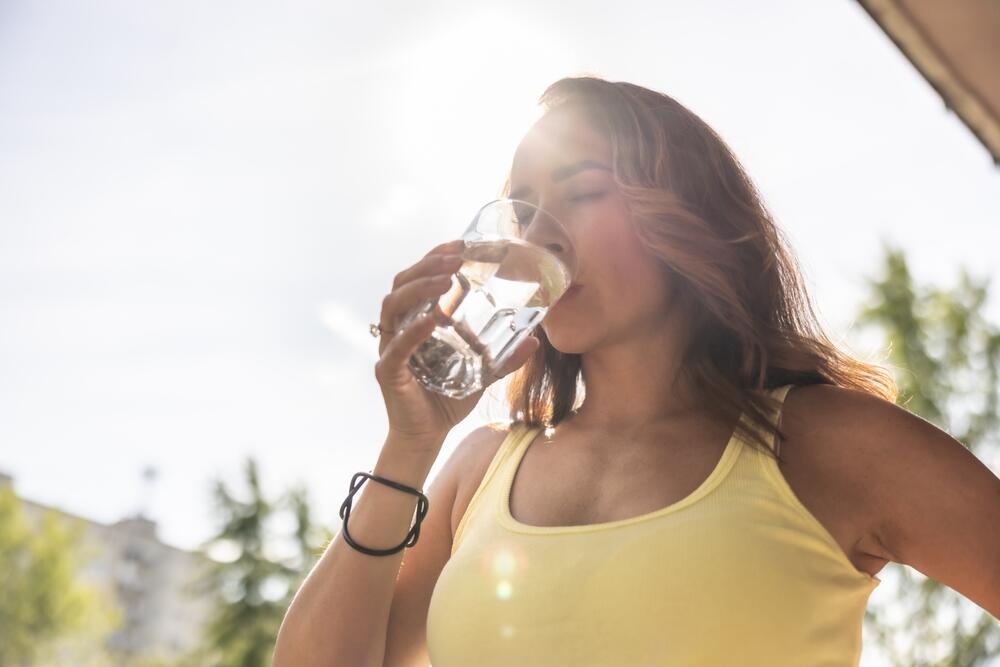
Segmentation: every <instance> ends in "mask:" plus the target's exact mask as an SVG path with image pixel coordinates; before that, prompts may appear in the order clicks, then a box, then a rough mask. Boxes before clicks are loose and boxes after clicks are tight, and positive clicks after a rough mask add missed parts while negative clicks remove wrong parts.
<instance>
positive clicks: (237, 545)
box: [199, 458, 333, 667]
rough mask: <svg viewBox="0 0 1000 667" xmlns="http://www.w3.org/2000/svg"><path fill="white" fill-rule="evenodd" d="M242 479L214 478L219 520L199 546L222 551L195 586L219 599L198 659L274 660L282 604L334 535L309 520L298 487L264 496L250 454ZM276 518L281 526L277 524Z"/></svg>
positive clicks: (243, 663) (231, 662)
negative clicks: (231, 483) (238, 485)
mask: <svg viewBox="0 0 1000 667" xmlns="http://www.w3.org/2000/svg"><path fill="white" fill-rule="evenodd" d="M242 481H243V486H244V487H245V488H244V489H243V490H242V492H240V493H234V492H233V491H232V490H230V489H229V488H228V487H227V486H226V484H225V483H224V482H223V481H221V480H217V481H216V482H215V484H214V488H213V497H214V500H215V511H216V515H217V517H218V521H219V525H220V528H219V531H218V533H217V534H216V535H215V536H214V537H213V538H212V539H211V540H209V541H208V542H207V543H206V544H205V545H204V547H203V550H204V551H205V553H206V554H207V555H208V556H209V557H210V558H212V557H213V556H214V557H215V558H219V557H220V554H222V560H221V561H218V560H217V561H216V562H215V563H214V564H213V565H212V571H211V574H210V575H209V577H208V578H207V579H206V580H205V581H203V582H201V584H200V586H199V589H200V590H201V591H202V592H205V593H208V594H210V595H212V597H213V598H214V600H215V603H216V605H215V611H214V614H213V616H212V619H211V621H210V624H209V627H208V628H207V632H206V636H205V639H206V646H205V648H204V649H203V650H202V652H201V655H202V657H201V658H200V660H201V661H203V662H202V663H201V664H212V665H217V666H218V667H266V666H268V665H270V664H271V654H272V652H273V650H274V641H275V638H276V637H277V634H278V628H279V627H280V625H281V619H282V618H283V616H284V613H285V609H286V608H287V607H288V605H289V603H290V602H291V597H292V596H293V595H294V594H295V591H296V590H297V589H298V586H299V584H300V583H301V581H302V579H303V578H304V577H305V575H306V574H308V572H309V570H310V569H311V568H312V566H313V564H314V563H315V562H316V559H317V558H318V557H319V556H320V555H321V554H322V551H323V548H324V546H325V545H326V544H328V543H329V541H330V540H331V539H332V538H333V535H332V533H331V532H330V531H329V530H328V529H325V528H323V527H320V526H318V525H316V523H315V522H314V520H313V517H312V511H311V508H310V505H309V500H308V496H307V494H306V491H305V489H304V488H303V487H301V486H298V487H295V488H293V489H291V490H289V491H287V492H286V493H284V494H282V495H281V496H280V497H279V498H277V499H271V498H268V497H267V496H266V494H265V493H264V491H263V489H262V488H261V484H260V475H259V471H258V466H257V463H256V461H255V460H254V459H252V458H250V459H247V461H246V463H245V466H244V476H243V480H242ZM281 525H285V526H286V529H285V530H279V528H280V526H281ZM206 656H207V657H206Z"/></svg>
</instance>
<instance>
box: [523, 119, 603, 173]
mask: <svg viewBox="0 0 1000 667" xmlns="http://www.w3.org/2000/svg"><path fill="white" fill-rule="evenodd" d="M583 158H593V159H596V160H599V161H601V162H603V163H605V164H610V163H611V144H610V143H609V142H608V140H607V139H606V138H605V137H604V136H603V135H601V134H600V133H598V132H597V131H595V130H594V129H593V128H592V127H591V126H590V124H589V123H588V122H587V121H586V120H585V119H584V117H583V116H582V115H580V114H579V113H578V112H576V111H572V110H569V109H563V108H558V109H554V110H552V111H549V112H548V113H546V114H545V115H544V116H542V117H541V118H540V119H538V121H537V122H535V124H534V125H532V126H531V129H529V130H528V132H527V134H525V135H524V138H523V139H522V140H521V143H520V144H518V147H517V150H516V151H515V152H514V160H513V163H512V171H513V170H520V169H533V168H535V167H537V166H540V165H547V166H559V165H560V164H563V163H565V162H568V161H570V160H579V159H583Z"/></svg>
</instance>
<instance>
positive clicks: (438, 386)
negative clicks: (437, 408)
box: [400, 198, 577, 398]
mask: <svg viewBox="0 0 1000 667" xmlns="http://www.w3.org/2000/svg"><path fill="white" fill-rule="evenodd" d="M461 239H462V240H463V241H464V244H463V247H462V249H461V250H460V254H461V256H462V258H463V260H464V262H463V263H462V267H461V268H460V269H459V270H458V271H457V273H455V274H454V275H452V286H451V289H449V290H448V291H447V292H445V293H444V294H442V295H441V296H439V297H437V298H431V299H427V300H426V301H424V302H423V303H422V304H420V305H419V306H417V307H416V308H414V309H413V310H411V311H410V312H409V313H407V314H406V315H405V316H404V317H403V318H402V321H401V323H400V328H405V327H406V326H407V325H408V324H410V323H411V322H412V321H413V320H414V319H415V318H416V317H418V316H419V315H421V314H423V313H427V312H432V311H433V313H434V315H433V317H434V319H435V321H436V325H435V328H434V331H433V332H432V333H431V336H430V338H428V339H427V340H425V341H424V342H423V343H422V344H421V345H420V347H419V348H417V350H416V351H415V352H414V353H413V354H412V355H411V356H410V359H409V362H408V365H409V368H410V370H411V371H412V372H413V375H414V377H415V378H416V379H417V381H418V382H420V384H422V385H423V386H424V387H426V388H427V389H430V390H431V391H435V392H437V393H439V394H443V395H445V396H450V397H453V398H465V397H466V396H469V395H470V394H473V393H475V392H477V391H479V390H480V389H482V388H483V386H484V385H486V384H489V382H490V381H491V379H492V378H493V377H494V376H495V374H496V372H497V369H498V368H500V367H501V366H502V365H503V364H504V362H505V361H506V360H507V359H508V358H509V356H510V354H511V353H512V352H513V351H514V349H515V348H516V347H517V345H518V343H520V342H521V340H522V339H524V337H525V336H527V335H529V334H530V333H531V332H532V330H534V328H535V327H536V326H538V324H539V323H540V322H541V321H542V319H544V317H545V315H546V313H547V312H548V311H549V308H550V307H551V306H552V305H553V304H554V303H555V302H556V301H557V300H558V299H559V298H560V297H561V296H562V295H563V293H564V292H565V291H566V289H567V288H568V287H569V286H570V283H572V282H573V279H574V278H575V277H576V269H577V257H576V248H575V247H574V246H573V242H572V240H571V239H570V235H569V234H568V233H567V231H566V228H565V227H564V226H563V225H562V223H561V222H559V221H558V220H557V219H556V218H555V217H554V216H553V215H552V214H550V213H549V212H548V211H545V210H544V209H542V208H539V207H538V206H535V205H534V204H531V203H530V202H526V201H521V200H518V199H507V198H505V199H496V200H494V201H491V202H489V203H488V204H486V205H484V206H483V207H482V208H480V209H479V211H478V212H477V213H476V216H475V217H474V218H473V219H472V222H471V223H470V224H469V226H468V228H467V229H466V230H465V232H464V233H463V234H462V236H461Z"/></svg>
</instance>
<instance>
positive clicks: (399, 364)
mask: <svg viewBox="0 0 1000 667" xmlns="http://www.w3.org/2000/svg"><path fill="white" fill-rule="evenodd" d="M434 323H435V320H434V315H433V313H425V314H423V315H421V316H420V317H418V318H417V319H415V320H413V321H412V322H410V324H409V325H408V326H407V327H406V328H405V329H403V330H402V331H398V332H396V335H395V336H393V337H392V340H391V341H389V344H388V345H387V346H386V348H385V352H383V353H382V356H381V358H380V359H379V360H378V362H377V363H376V373H375V374H376V376H378V378H379V381H380V382H383V383H389V384H395V385H402V384H404V383H406V382H408V381H409V379H410V376H411V375H412V373H411V371H410V369H409V367H408V366H407V362H408V361H409V359H410V355H412V354H413V353H414V352H415V351H416V349H417V348H418V347H419V346H420V344H421V343H422V342H424V340H426V339H427V337H428V336H430V335H431V332H433V331H434Z"/></svg>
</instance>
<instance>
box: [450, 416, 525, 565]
mask: <svg viewBox="0 0 1000 667" xmlns="http://www.w3.org/2000/svg"><path fill="white" fill-rule="evenodd" d="M530 431H531V428H530V427H528V426H527V425H526V424H525V423H524V422H522V421H516V422H511V423H510V424H509V425H508V426H507V435H505V436H504V439H503V441H502V442H501V443H500V446H499V447H498V448H497V451H496V453H495V454H494V455H493V459H492V460H491V461H490V465H489V466H488V467H487V468H486V472H485V473H483V478H482V480H481V481H480V483H479V487H478V488H477V489H476V491H475V493H473V495H472V498H471V499H470V500H469V505H468V507H466V510H465V514H464V515H463V516H462V519H461V520H460V521H459V523H458V526H457V527H456V528H455V535H454V537H453V539H452V548H451V552H452V554H454V553H455V551H457V550H458V547H459V544H460V543H461V542H462V539H463V537H464V535H465V532H466V530H467V529H468V524H469V523H470V522H472V521H474V518H473V517H474V516H475V515H476V514H478V513H479V512H480V511H481V509H482V508H483V506H484V505H485V507H486V508H489V507H492V505H493V503H492V502H491V501H490V500H488V499H487V497H488V496H495V495H496V494H497V493H501V492H502V488H498V487H502V486H503V484H502V480H503V479H504V477H505V468H504V466H505V464H506V462H507V461H508V460H509V459H510V457H511V454H512V453H513V452H514V451H515V450H516V449H517V447H518V446H520V445H521V443H522V441H523V440H524V438H525V437H526V436H527V435H528V433H529V432H530ZM497 480H500V482H498V481H497ZM487 511H488V510H487Z"/></svg>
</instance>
